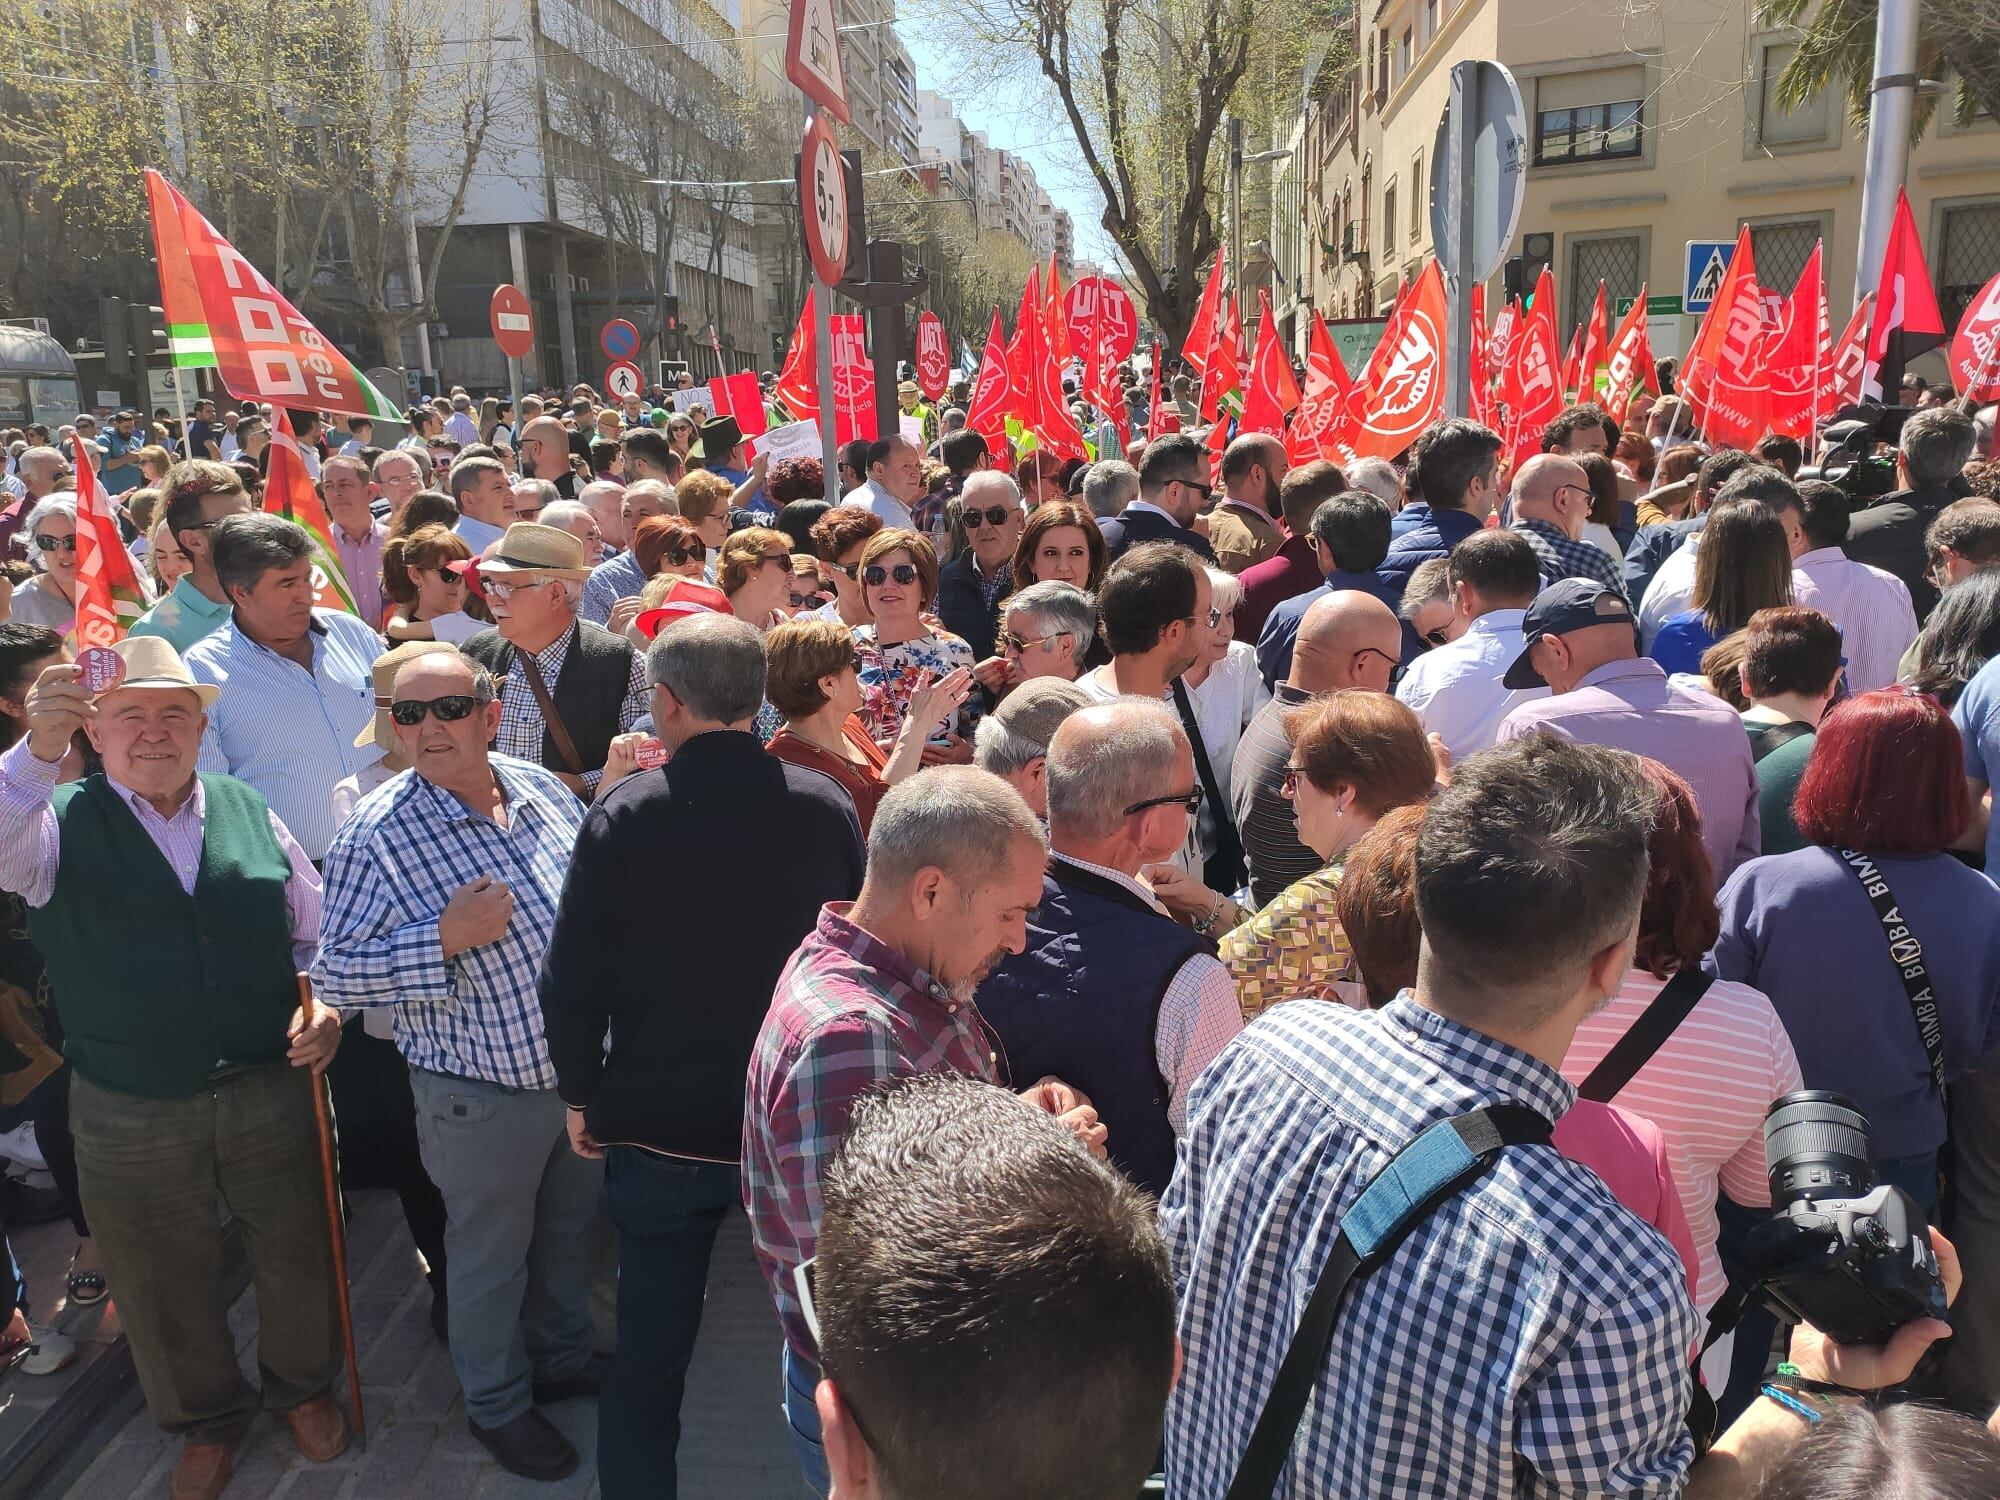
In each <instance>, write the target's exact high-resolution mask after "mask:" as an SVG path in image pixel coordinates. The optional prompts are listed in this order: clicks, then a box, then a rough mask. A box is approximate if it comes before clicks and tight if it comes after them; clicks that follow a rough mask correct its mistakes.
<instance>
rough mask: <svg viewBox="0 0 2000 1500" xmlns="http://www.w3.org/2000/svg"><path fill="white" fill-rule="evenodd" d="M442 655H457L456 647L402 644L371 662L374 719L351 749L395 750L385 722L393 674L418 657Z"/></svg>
mask: <svg viewBox="0 0 2000 1500" xmlns="http://www.w3.org/2000/svg"><path fill="white" fill-rule="evenodd" d="M444 655H451V656H456V655H458V647H456V646H453V645H451V644H449V643H447V642H445V641H404V642H403V643H402V644H401V645H400V646H396V647H394V648H392V649H390V650H388V651H385V652H383V653H382V654H381V655H380V656H378V657H376V658H375V666H374V668H373V675H374V679H375V717H374V718H373V719H371V720H369V721H368V727H367V728H366V729H364V730H362V731H361V733H359V734H357V735H356V736H355V737H354V748H355V749H357V750H366V749H367V748H368V747H369V746H370V745H375V746H378V747H379V748H381V749H383V750H394V749H395V748H396V726H395V725H394V724H393V723H391V722H390V720H389V704H390V702H391V700H393V699H394V697H395V695H396V674H397V673H398V672H400V671H402V669H403V663H404V662H406V661H412V660H414V659H415V658H417V657H419V656H444Z"/></svg>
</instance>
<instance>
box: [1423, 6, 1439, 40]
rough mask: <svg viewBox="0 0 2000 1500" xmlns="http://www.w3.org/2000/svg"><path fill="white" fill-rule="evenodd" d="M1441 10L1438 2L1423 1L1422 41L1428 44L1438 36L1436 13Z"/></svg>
mask: <svg viewBox="0 0 2000 1500" xmlns="http://www.w3.org/2000/svg"><path fill="white" fill-rule="evenodd" d="M1441 9H1442V7H1441V6H1440V5H1439V3H1438V0H1424V40H1425V41H1426V42H1428V41H1429V40H1430V39H1431V38H1432V37H1434V36H1436V35H1437V34H1438V13H1439V11H1440V10H1441Z"/></svg>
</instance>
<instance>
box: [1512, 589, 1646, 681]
mask: <svg viewBox="0 0 2000 1500" xmlns="http://www.w3.org/2000/svg"><path fill="white" fill-rule="evenodd" d="M1614 621H1623V622H1624V624H1625V625H1626V626H1628V627H1629V626H1630V625H1631V623H1632V606H1631V605H1629V604H1627V603H1626V602H1625V599H1624V596H1623V595H1621V594H1620V593H1619V592H1618V590H1616V589H1614V588H1612V587H1610V586H1609V585H1608V584H1602V583H1598V582H1596V581H1595V580H1594V579H1589V578H1565V579H1563V580H1562V581H1561V582H1560V583H1552V584H1550V585H1549V586H1548V587H1547V588H1545V589H1543V590H1542V591H1541V592H1540V593H1539V594H1537V595H1535V602H1534V603H1533V604H1530V605H1529V606H1528V612H1527V613H1526V614H1525V615H1523V616H1522V617H1521V654H1520V655H1519V656H1517V657H1515V658H1514V664H1513V665H1512V666H1511V667H1509V668H1508V669H1507V675H1506V676H1505V677H1502V678H1501V679H1500V685H1501V686H1502V687H1505V688H1513V689H1516V690H1519V689H1521V688H1538V687H1547V686H1548V683H1547V682H1546V681H1544V680H1543V677H1542V674H1541V673H1540V672H1537V671H1536V670H1535V667H1534V664H1533V663H1532V662H1530V661H1529V660H1528V654H1529V653H1530V652H1531V651H1533V650H1534V649H1535V642H1536V641H1539V640H1541V639H1542V638H1543V637H1544V636H1550V635H1567V634H1569V632H1570V631H1572V630H1583V629H1585V628H1587V627H1589V626H1592V625H1609V624H1611V623H1613V622H1614Z"/></svg>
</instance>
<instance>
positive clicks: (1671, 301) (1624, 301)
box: [1613, 297, 1685, 318]
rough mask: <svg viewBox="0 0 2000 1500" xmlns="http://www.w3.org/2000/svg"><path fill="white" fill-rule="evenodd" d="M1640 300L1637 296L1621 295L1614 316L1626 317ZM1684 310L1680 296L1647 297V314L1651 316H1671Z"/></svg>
mask: <svg viewBox="0 0 2000 1500" xmlns="http://www.w3.org/2000/svg"><path fill="white" fill-rule="evenodd" d="M1638 300H1639V299H1638V298H1637V297H1620V298H1619V299H1618V311H1617V312H1616V313H1614V314H1613V316H1614V317H1619V318H1622V317H1624V316H1625V314H1627V313H1628V312H1630V311H1631V310H1632V304H1633V303H1634V302H1637V301H1638ZM1683 311H1685V309H1684V308H1683V307H1682V306H1681V299H1680V298H1678V297H1648V298H1647V299H1646V316H1647V317H1649V318H1665V317H1671V316H1673V315H1674V314H1676V313H1679V312H1683Z"/></svg>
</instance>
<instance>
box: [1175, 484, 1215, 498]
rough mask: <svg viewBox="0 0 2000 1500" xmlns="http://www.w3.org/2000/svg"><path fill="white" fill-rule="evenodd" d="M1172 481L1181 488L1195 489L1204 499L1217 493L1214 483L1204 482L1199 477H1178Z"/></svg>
mask: <svg viewBox="0 0 2000 1500" xmlns="http://www.w3.org/2000/svg"><path fill="white" fill-rule="evenodd" d="M1172 482H1173V483H1175V484H1177V485H1179V486H1181V488H1183V489H1189V490H1193V491H1195V492H1196V493H1197V494H1199V495H1200V496H1201V498H1202V499H1204V500H1206V499H1207V498H1208V497H1209V496H1210V495H1212V494H1214V493H1215V486H1214V485H1212V484H1203V483H1202V482H1201V481H1200V480H1197V479H1176V480H1174V481H1172Z"/></svg>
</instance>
